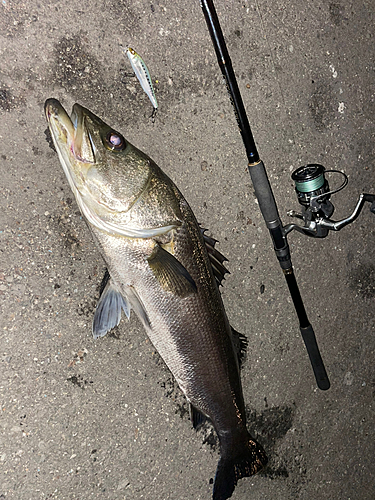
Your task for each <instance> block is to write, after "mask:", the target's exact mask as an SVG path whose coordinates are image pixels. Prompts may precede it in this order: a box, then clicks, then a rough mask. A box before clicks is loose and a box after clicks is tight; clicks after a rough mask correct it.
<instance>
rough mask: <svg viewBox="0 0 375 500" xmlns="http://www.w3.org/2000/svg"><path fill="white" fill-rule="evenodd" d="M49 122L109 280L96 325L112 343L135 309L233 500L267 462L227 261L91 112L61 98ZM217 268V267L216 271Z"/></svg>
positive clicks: (164, 184) (180, 202) (171, 187)
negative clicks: (249, 412)
mask: <svg viewBox="0 0 375 500" xmlns="http://www.w3.org/2000/svg"><path fill="white" fill-rule="evenodd" d="M45 112H46V117H47V121H48V124H49V127H50V130H51V135H52V138H53V141H54V144H55V146H56V149H57V151H58V154H59V159H60V161H61V163H62V166H63V169H64V171H65V173H66V175H67V178H68V180H69V183H70V186H71V188H72V190H73V193H74V195H75V197H76V199H77V203H78V205H79V207H80V209H81V211H82V214H83V215H84V216H85V217H86V219H87V222H88V225H89V228H90V230H91V232H92V234H93V236H94V240H95V242H96V243H97V245H98V246H99V249H100V251H101V254H102V256H103V258H104V260H105V262H106V264H107V267H108V271H109V278H108V281H107V283H106V285H105V287H104V290H103V292H102V294H101V297H100V299H99V302H98V305H97V308H96V312H95V316H94V322H93V334H94V337H95V338H98V337H101V336H104V335H105V334H106V333H107V332H108V331H109V330H111V329H112V328H113V327H114V326H116V325H117V324H118V323H119V321H120V319H121V311H122V310H123V311H124V312H125V314H126V315H127V316H128V317H129V315H130V309H133V310H134V312H135V313H136V314H137V316H138V317H139V318H140V320H141V322H142V324H143V326H144V327H145V329H146V332H147V334H148V336H149V338H150V340H151V342H152V343H153V345H154V347H155V348H156V349H157V351H158V352H159V354H160V356H161V357H162V358H163V360H164V362H165V363H166V365H167V366H168V368H169V369H170V371H171V372H172V374H173V375H174V377H175V379H176V380H177V383H178V384H179V386H180V388H181V390H182V391H183V393H184V394H185V396H186V398H187V400H188V401H189V403H190V409H191V418H192V422H193V425H194V427H195V428H197V427H199V425H200V423H201V422H202V421H203V420H204V419H205V418H208V419H209V420H211V422H212V423H213V425H214V428H215V430H216V432H217V434H218V437H219V442H220V452H221V458H220V460H219V464H218V468H217V471H216V476H215V482H214V490H213V499H214V500H226V499H228V498H229V497H230V496H231V495H232V493H233V491H234V487H235V485H236V484H237V481H238V480H239V479H240V478H242V477H245V476H249V475H252V474H255V473H257V472H258V471H259V470H261V469H262V468H263V467H264V466H265V464H266V463H267V458H266V455H265V453H264V451H263V449H262V447H261V446H260V445H259V444H258V443H257V442H256V441H255V440H254V439H253V438H252V437H251V436H250V434H249V433H248V431H247V429H246V416H245V405H244V400H243V394H242V386H241V379H240V372H239V361H238V353H237V352H236V351H235V348H234V344H238V345H239V348H238V351H241V350H243V348H244V346H245V343H244V342H243V341H241V336H240V335H239V334H237V332H235V331H234V330H233V329H232V328H231V327H230V325H229V321H228V318H227V315H226V312H225V309H224V306H223V302H222V299H221V295H220V292H219V283H221V281H222V279H223V277H224V274H225V272H227V271H226V269H225V267H223V266H222V263H223V262H224V260H226V259H225V258H224V257H223V256H222V255H221V254H220V253H219V252H218V251H217V250H216V249H215V248H214V247H215V242H216V241H215V240H214V239H212V238H209V237H207V236H206V237H205V236H204V234H203V233H204V230H201V228H200V227H199V225H198V223H197V221H196V219H195V216H194V214H193V212H192V210H191V208H190V206H189V205H188V203H187V202H186V200H185V199H184V197H183V196H182V194H181V193H180V191H179V190H178V189H177V187H176V186H175V184H174V183H173V182H172V181H171V179H169V177H167V176H166V175H165V174H164V173H163V172H162V171H161V169H160V168H159V167H158V166H157V165H156V164H155V163H154V162H153V161H152V160H151V159H150V158H149V157H148V156H147V155H145V154H144V153H142V152H141V151H139V150H138V149H137V148H135V147H134V146H132V145H131V144H130V143H129V142H128V141H126V140H125V139H124V137H123V136H122V135H121V134H119V133H118V132H116V131H115V130H113V129H112V128H111V127H110V126H108V125H107V124H106V123H104V122H103V121H102V120H101V119H100V118H98V117H97V116H96V115H94V114H93V113H92V112H91V111H89V110H87V109H85V108H83V107H82V106H80V105H78V104H75V105H74V107H73V112H72V116H73V120H71V119H70V118H69V116H68V114H67V113H66V111H65V110H64V108H63V107H62V106H61V104H60V103H59V102H58V101H56V100H55V99H49V100H47V101H46V104H45ZM211 262H212V264H211Z"/></svg>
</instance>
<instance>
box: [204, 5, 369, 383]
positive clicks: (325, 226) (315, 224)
mask: <svg viewBox="0 0 375 500" xmlns="http://www.w3.org/2000/svg"><path fill="white" fill-rule="evenodd" d="M200 4H201V7H202V10H203V14H204V17H205V19H206V23H207V26H208V30H209V32H210V35H211V39H212V42H213V45H214V48H215V52H216V56H217V60H218V63H219V66H220V69H221V72H222V74H223V76H224V79H225V82H226V85H227V89H228V93H229V97H230V99H231V102H232V105H233V109H234V112H235V116H236V120H237V123H238V126H239V129H240V132H241V136H242V140H243V143H244V146H245V149H246V154H247V158H248V169H249V173H250V177H251V180H252V182H253V186H254V191H255V195H256V197H257V199H258V203H259V207H260V210H261V213H262V215H263V218H264V220H265V223H266V225H267V228H268V230H269V232H270V235H271V239H272V242H273V246H274V250H275V253H276V256H277V259H278V261H279V264H280V266H281V269H282V270H283V273H284V276H285V279H286V282H287V285H288V288H289V292H290V295H291V297H292V301H293V304H294V308H295V311H296V313H297V316H298V320H299V325H300V330H301V335H302V338H303V341H304V343H305V346H306V350H307V353H308V355H309V358H310V362H311V366H312V368H313V371H314V375H315V379H316V383H317V385H318V387H319V389H321V390H327V389H329V387H330V382H329V378H328V375H327V372H326V369H325V366H324V363H323V360H322V357H321V355H320V351H319V347H318V344H317V341H316V337H315V333H314V330H313V327H312V326H311V324H310V322H309V320H308V317H307V313H306V310H305V306H304V304H303V301H302V297H301V294H300V291H299V288H298V284H297V281H296V278H295V275H294V271H293V266H292V261H291V256H290V251H289V246H288V241H287V235H288V233H290V232H291V231H292V230H297V231H298V232H300V233H302V234H305V235H308V236H311V237H315V238H324V237H325V236H327V234H328V232H329V231H332V230H333V231H338V230H340V229H341V228H342V227H344V226H346V225H347V224H349V223H351V222H353V221H354V220H355V219H356V218H357V217H358V215H359V213H360V211H361V209H362V207H363V206H364V203H365V202H366V201H368V202H370V203H372V205H371V208H370V210H371V212H372V213H374V214H375V195H371V194H361V195H360V197H359V200H358V202H357V205H356V207H355V208H354V211H353V213H352V214H351V215H350V216H349V217H346V218H345V219H342V220H341V221H333V220H331V219H330V217H331V215H332V214H333V211H334V207H333V204H332V203H331V201H329V200H330V197H331V195H332V194H334V193H337V192H338V191H340V190H341V189H343V188H344V187H345V186H346V184H347V181H348V179H347V176H346V175H345V174H343V173H342V172H340V171H338V170H326V169H325V168H324V167H323V166H322V165H318V164H310V165H306V166H303V167H300V168H298V169H297V170H295V171H294V172H293V174H292V179H293V180H294V182H295V189H296V193H297V198H298V201H299V203H300V204H301V205H302V211H301V213H297V212H295V211H290V212H288V215H289V216H291V217H296V218H298V219H301V220H303V221H304V226H300V225H297V224H288V225H287V226H283V224H282V222H281V219H280V216H279V213H278V209H277V205H276V201H275V198H274V195H273V192H272V188H271V185H270V182H269V180H268V176H267V172H266V169H265V166H264V164H263V162H262V160H261V159H260V157H259V154H258V151H257V148H256V145H255V141H254V137H253V134H252V132H251V128H250V124H249V121H248V118H247V115H246V111H245V107H244V104H243V101H242V97H241V93H240V90H239V88H238V84H237V80H236V76H235V74H234V70H233V67H232V62H231V60H230V57H229V53H228V49H227V47H226V43H225V40H224V35H223V32H222V30H221V27H220V23H219V19H218V16H217V13H216V10H215V6H214V3H213V1H212V0H200ZM329 172H335V173H338V174H341V175H342V176H344V181H343V183H342V184H341V185H340V186H339V187H338V188H337V189H335V190H332V191H330V188H329V185H328V181H327V179H326V178H325V174H326V173H329Z"/></svg>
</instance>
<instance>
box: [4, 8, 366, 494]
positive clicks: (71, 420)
mask: <svg viewBox="0 0 375 500" xmlns="http://www.w3.org/2000/svg"><path fill="white" fill-rule="evenodd" d="M216 7H217V11H218V14H219V17H220V20H221V23H222V28H223V30H224V33H225V37H226V40H227V44H228V49H229V51H230V55H231V58H232V62H233V66H234V69H235V72H236V74H237V78H238V83H239V87H240V90H241V92H242V96H243V99H244V102H245V106H246V108H247V111H248V116H249V120H250V123H251V126H252V129H253V133H254V136H255V139H256V142H257V145H258V148H259V152H260V154H261V157H262V159H263V160H264V162H265V165H266V167H267V171H268V174H269V177H270V180H271V183H272V186H273V189H274V192H275V197H276V199H277V202H278V205H279V210H280V214H281V216H282V219H283V222H284V223H288V222H290V220H288V218H287V216H286V212H287V210H289V209H295V210H297V209H298V203H297V200H296V197H295V193H294V188H293V183H292V181H291V179H290V174H291V171H292V170H293V169H295V168H296V167H298V166H300V165H303V164H306V163H312V162H318V163H322V164H324V165H325V166H326V168H330V169H331V168H338V169H343V170H345V172H346V173H347V175H348V176H349V187H347V188H346V190H344V191H343V192H342V193H340V194H338V195H336V196H335V197H334V198H333V202H334V204H335V205H336V213H335V218H336V219H340V218H342V217H344V216H346V215H348V214H349V213H351V211H352V209H353V207H354V205H355V202H356V200H357V198H358V195H359V193H361V192H364V191H365V192H375V182H374V166H373V163H374V159H375V147H374V134H375V96H374V77H375V73H374V70H375V67H374V56H375V48H374V30H373V23H374V19H373V17H374V14H373V12H374V9H373V7H374V4H373V2H370V1H368V0H363V1H361V2H349V1H344V0H336V1H334V2H329V1H324V0H317V1H312V0H304V1H301V0H291V1H290V2H285V1H282V2H277V1H275V0H264V1H262V2H260V3H257V1H255V2H250V1H247V0H241V1H234V0H230V1H229V0H216ZM127 45H130V46H132V47H133V48H134V49H135V50H137V51H138V52H139V53H140V54H141V55H142V56H143V58H144V60H145V61H146V63H147V64H148V67H149V69H150V72H151V75H152V78H153V80H154V82H155V88H156V92H157V98H158V101H159V105H160V110H159V114H158V116H157V118H156V121H155V123H154V124H152V122H151V120H150V119H149V115H150V114H151V111H152V106H151V104H150V102H149V100H148V98H147V96H146V95H145V94H144V93H143V91H142V89H141V88H140V86H139V84H138V82H137V80H136V79H135V78H134V77H132V76H131V75H130V73H131V68H130V64H129V62H128V60H127V59H125V58H124V56H123V54H122V51H121V46H127ZM0 51H1V59H0V70H1V73H0V115H1V123H0V138H1V146H0V172H1V186H0V189H1V198H0V206H1V211H0V242H1V243H0V295H1V301H0V307H1V326H0V332H1V336H0V348H1V349H0V359H1V374H0V403H1V407H0V408H1V410H0V412H1V415H0V422H1V432H2V433H1V438H0V461H1V465H0V498H4V499H6V500H10V499H17V500H37V499H46V498H54V499H59V500H65V499H69V500H70V499H76V500H78V499H79V500H89V499H104V498H105V499H111V500H112V499H113V500H123V499H135V500H138V499H145V500H151V499H163V500H164V499H165V500H166V499H173V500H175V499H183V500H185V499H186V500H187V499H194V500H197V499H201V500H209V499H210V498H211V490H212V480H213V477H214V474H215V470H216V464H217V461H218V456H219V455H218V448H217V441H216V439H215V436H214V434H213V433H212V430H211V429H210V428H209V427H207V428H205V429H204V430H203V431H200V432H198V433H195V432H194V431H193V430H192V426H191V423H190V421H189V417H188V412H187V406H186V403H185V401H184V398H183V396H182V395H181V393H180V391H179V389H178V387H177V385H176V383H175V382H174V380H173V379H172V377H171V375H170V373H169V372H168V370H167V369H166V367H165V366H164V364H163V362H162V361H161V359H160V357H159V356H158V355H157V353H156V352H155V350H154V349H153V346H152V345H151V344H150V342H149V341H148V339H147V336H146V334H145V332H144V330H143V328H142V327H141V325H140V323H139V322H138V320H137V319H136V318H135V316H134V315H132V317H131V320H130V322H128V321H126V320H125V319H124V320H123V321H122V322H121V324H120V326H119V328H118V329H117V330H116V332H115V334H113V335H110V336H107V337H106V338H104V339H102V340H98V341H95V342H94V340H93V339H92V336H91V321H92V318H93V311H94V307H95V304H96V300H97V298H98V293H99V292H98V290H99V285H100V282H101V278H102V275H103V272H104V263H103V261H102V259H101V257H100V256H99V253H98V251H97V249H96V247H95V246H94V244H93V241H92V239H91V236H90V234H89V232H88V229H87V227H86V225H85V224H84V222H83V220H82V217H81V216H80V213H79V211H78V207H77V205H76V203H75V200H74V198H73V195H72V193H71V191H70V188H69V186H68V183H67V181H66V179H65V176H64V173H63V171H62V168H61V167H60V164H59V161H58V158H57V155H56V153H55V152H54V151H53V150H52V149H51V147H50V143H49V141H48V136H47V135H46V123H45V119H44V115H43V104H44V101H45V99H47V98H49V97H55V98H57V99H59V100H60V101H61V102H62V104H63V105H64V106H65V107H67V109H70V107H71V105H72V104H73V103H74V102H79V103H80V104H83V105H85V106H86V107H88V108H89V109H91V110H92V111H93V112H94V113H96V114H98V115H99V116H100V117H102V118H103V119H104V120H105V121H106V122H107V123H109V124H111V125H113V126H114V127H115V128H117V129H118V130H119V131H121V132H122V133H123V134H124V136H125V137H126V138H128V139H129V140H130V141H131V142H132V143H134V144H135V145H136V146H138V147H139V148H140V149H142V150H143V151H145V152H146V153H147V154H149V155H150V156H151V157H152V158H153V159H154V160H155V161H156V162H157V163H158V164H159V165H160V166H161V167H162V168H163V169H164V170H165V171H166V172H167V173H168V174H169V175H170V177H172V179H173V180H174V181H175V182H176V183H177V185H178V186H179V188H180V189H181V191H182V192H183V193H184V195H185V197H186V199H187V200H188V201H189V203H190V204H191V206H192V208H193V209H194V211H195V214H196V216H197V218H198V220H199V221H200V222H201V223H202V224H203V225H204V227H208V228H209V229H210V232H211V234H212V235H213V236H214V237H216V238H217V239H219V240H220V245H219V249H220V251H222V252H223V253H224V254H225V255H227V257H228V258H229V265H228V267H229V269H230V271H231V275H230V276H229V277H227V280H226V282H225V285H224V287H223V289H222V294H223V299H224V302H225V305H226V310H227V313H228V316H229V318H230V321H231V323H232V325H233V326H234V327H235V328H236V329H237V330H238V331H240V332H243V333H244V334H246V335H247V337H248V339H249V349H248V355H247V359H246V362H245V365H244V368H243V371H242V378H243V387H244V396H245V401H246V403H247V408H248V419H249V429H250V430H251V431H252V433H253V434H254V436H255V437H256V438H257V439H258V440H259V441H260V442H261V443H262V444H263V446H264V448H265V449H266V451H267V453H268V455H269V458H270V462H269V466H268V467H267V469H266V470H265V471H264V472H263V473H261V474H260V475H258V476H256V477H253V478H247V479H243V480H241V481H240V482H239V484H238V486H237V488H236V490H235V493H234V494H233V499H234V500H241V499H242V500H245V499H246V500H247V499H256V500H262V499H267V500H269V499H271V498H272V499H274V500H289V499H308V500H311V499H314V500H323V499H325V500H326V499H330V500H349V499H350V500H372V499H373V498H375V486H374V473H375V465H374V437H375V432H374V397H375V372H374V346H375V335H374V333H375V318H374V297H375V286H374V279H375V266H374V259H373V248H374V242H375V241H374V227H375V218H374V215H372V214H371V213H370V211H369V206H367V207H365V209H364V211H363V213H362V215H361V216H360V218H359V219H358V220H357V221H356V222H355V223H353V224H352V225H351V226H349V227H347V228H346V229H343V230H342V231H341V232H340V233H337V234H331V235H330V236H329V237H328V238H327V239H325V240H313V239H309V238H306V237H303V236H301V235H298V234H294V233H293V234H291V235H290V237H289V243H290V246H291V250H292V258H293V263H294V266H295V271H296V275H297V279H298V282H299V285H300V288H301V293H302V296H303V299H304V301H305V305H306V308H307V311H308V314H309V318H310V321H311V323H312V324H313V326H314V329H315V332H316V335H317V338H318V341H319V345H320V349H321V352H322V355H323V358H324V361H325V364H326V368H327V371H328V373H329V376H330V380H331V389H330V390H329V391H327V392H322V391H320V390H319V389H317V387H316V384H315V380H314V377H313V374H312V370H311V367H310V364H309V361H308V358H307V354H306V351H305V348H304V345H303V342H302V340H301V337H300V333H299V328H298V322H297V319H296V315H295V312H294V309H293V308H292V305H291V300H290V298H289V295H288V292H287V289H286V284H285V281H284V277H283V275H282V272H281V270H280V268H279V265H278V263H277V260H276V258H275V255H274V252H273V249H272V245H271V243H270V238H269V235H268V232H267V230H266V228H265V225H264V222H263V219H262V217H261V215H260V212H259V209H258V206H257V203H256V200H255V198H254V193H253V188H252V185H251V181H250V178H249V175H248V173H247V168H246V157H245V154H244V149H243V146H242V142H241V137H240V135H239V133H238V129H237V126H236V122H235V119H234V115H233V111H232V109H231V105H230V102H229V99H228V96H227V93H226V90H225V86H224V85H223V82H222V77H221V73H220V71H219V68H218V65H217V61H216V58H215V56H214V52H213V48H212V44H211V40H210V38H209V34H208V31H207V28H206V24H205V21H204V18H203V14H202V11H201V9H200V5H199V2H198V0H196V1H189V2H187V1H183V0H175V1H173V2H171V1H169V2H162V1H160V0H155V1H154V2H152V3H151V2H150V1H147V0H133V1H130V0H117V1H113V2H110V1H105V0H88V1H86V2H80V1H78V0H72V1H68V2H57V1H54V0H50V1H44V2H22V1H12V0H3V1H2V3H1V6H0ZM333 183H335V179H333Z"/></svg>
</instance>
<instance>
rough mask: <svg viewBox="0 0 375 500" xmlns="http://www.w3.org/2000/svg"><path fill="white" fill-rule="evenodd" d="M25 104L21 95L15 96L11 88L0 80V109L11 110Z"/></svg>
mask: <svg viewBox="0 0 375 500" xmlns="http://www.w3.org/2000/svg"><path fill="white" fill-rule="evenodd" d="M24 105H25V100H24V99H23V98H22V97H18V96H15V95H14V94H13V92H12V91H11V89H10V88H9V87H8V86H7V85H4V84H2V83H1V82H0V110H1V111H12V110H13V109H17V108H19V107H21V106H24Z"/></svg>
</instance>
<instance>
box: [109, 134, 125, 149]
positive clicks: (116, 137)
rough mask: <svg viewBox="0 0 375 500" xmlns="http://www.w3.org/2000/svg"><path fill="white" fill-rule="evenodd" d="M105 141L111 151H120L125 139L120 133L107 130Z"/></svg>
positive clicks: (123, 146)
mask: <svg viewBox="0 0 375 500" xmlns="http://www.w3.org/2000/svg"><path fill="white" fill-rule="evenodd" d="M105 141H106V143H107V146H108V148H109V149H111V150H112V151H122V150H123V149H125V147H126V142H125V139H124V138H123V137H122V135H121V134H119V133H118V132H115V131H114V130H111V131H110V132H108V134H107V136H106V138H105Z"/></svg>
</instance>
